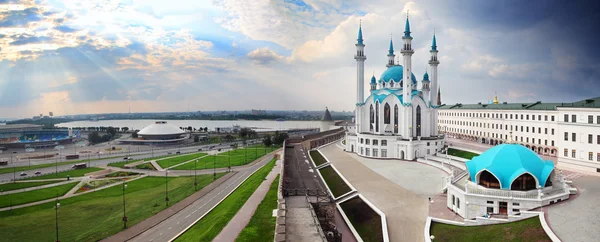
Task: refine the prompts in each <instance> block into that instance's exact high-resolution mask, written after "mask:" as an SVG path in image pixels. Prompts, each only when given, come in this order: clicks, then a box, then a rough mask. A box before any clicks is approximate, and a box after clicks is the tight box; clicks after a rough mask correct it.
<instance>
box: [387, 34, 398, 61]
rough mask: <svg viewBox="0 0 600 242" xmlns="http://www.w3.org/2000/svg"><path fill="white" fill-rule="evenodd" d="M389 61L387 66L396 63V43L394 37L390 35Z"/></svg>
mask: <svg viewBox="0 0 600 242" xmlns="http://www.w3.org/2000/svg"><path fill="white" fill-rule="evenodd" d="M387 56H388V63H387V65H385V66H386V67H390V66H393V65H394V57H396V55H394V43H392V38H391V37H390V49H389V50H388V55H387Z"/></svg>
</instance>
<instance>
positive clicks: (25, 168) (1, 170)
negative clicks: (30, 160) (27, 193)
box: [0, 156, 123, 174]
mask: <svg viewBox="0 0 600 242" xmlns="http://www.w3.org/2000/svg"><path fill="white" fill-rule="evenodd" d="M119 157H123V156H114V157H105V158H100V159H97V158H96V159H90V161H97V160H106V159H114V158H119ZM84 162H88V160H75V161H65V162H58V165H59V166H60V165H71V164H77V163H84ZM55 165H56V163H48V164H40V165H32V166H17V167H16V169H15V170H16V171H17V172H21V171H29V170H37V169H41V168H46V167H52V166H55ZM12 172H13V168H12V167H7V168H0V174H6V173H12Z"/></svg>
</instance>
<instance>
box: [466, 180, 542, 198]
mask: <svg viewBox="0 0 600 242" xmlns="http://www.w3.org/2000/svg"><path fill="white" fill-rule="evenodd" d="M466 186H469V184H468V183H467V184H466ZM468 193H471V194H480V195H487V196H498V197H515V198H527V199H537V198H538V191H537V190H533V191H527V192H522V191H506V190H501V189H481V188H475V187H470V186H469V187H468Z"/></svg>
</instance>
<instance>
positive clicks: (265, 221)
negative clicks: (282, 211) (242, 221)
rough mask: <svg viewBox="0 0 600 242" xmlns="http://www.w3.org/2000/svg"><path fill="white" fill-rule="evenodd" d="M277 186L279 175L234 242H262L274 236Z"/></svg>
mask: <svg viewBox="0 0 600 242" xmlns="http://www.w3.org/2000/svg"><path fill="white" fill-rule="evenodd" d="M278 186H279V175H277V177H276V178H275V180H274V181H273V183H271V187H270V188H269V191H268V192H267V194H266V195H265V198H263V200H262V202H260V204H259V205H258V207H257V208H256V211H254V215H252V218H251V219H250V221H249V222H248V225H246V227H245V228H244V230H242V232H241V233H240V234H239V235H238V237H237V239H236V240H235V241H248V242H253V241H262V240H265V238H271V237H273V235H274V234H275V220H276V217H273V210H274V209H277V188H278Z"/></svg>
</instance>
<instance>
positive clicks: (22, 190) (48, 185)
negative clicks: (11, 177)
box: [2, 177, 82, 195]
mask: <svg viewBox="0 0 600 242" xmlns="http://www.w3.org/2000/svg"><path fill="white" fill-rule="evenodd" d="M77 178H78V179H76V178H72V179H71V180H70V181H67V180H65V179H63V178H61V179H60V180H61V181H62V182H57V183H52V184H46V185H42V186H37V187H28V188H23V189H18V190H11V191H6V192H3V193H2V194H3V195H6V194H13V193H21V192H28V191H35V190H39V189H44V188H49V187H55V186H60V185H64V184H67V183H71V182H74V181H81V180H82V177H77ZM39 181H46V180H39ZM36 182H38V181H36ZM17 183H24V182H17Z"/></svg>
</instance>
